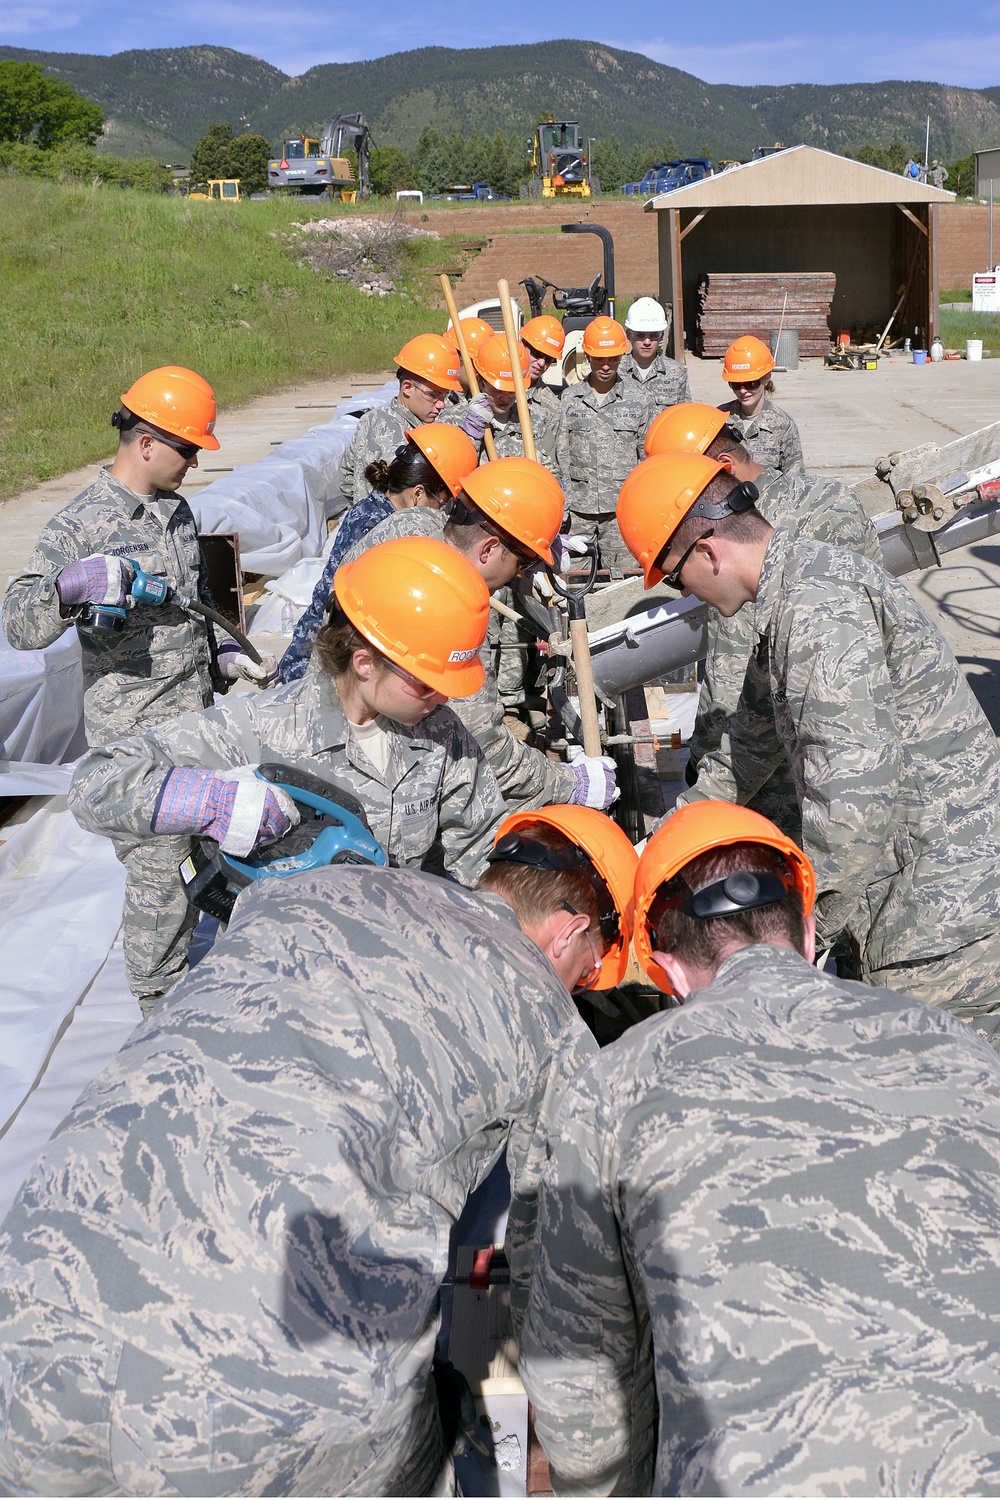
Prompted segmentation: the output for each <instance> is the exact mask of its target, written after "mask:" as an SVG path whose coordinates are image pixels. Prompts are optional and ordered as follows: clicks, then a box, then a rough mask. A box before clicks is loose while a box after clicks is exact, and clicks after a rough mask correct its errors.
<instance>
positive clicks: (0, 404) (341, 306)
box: [0, 177, 458, 498]
mask: <svg viewBox="0 0 1000 1500" xmlns="http://www.w3.org/2000/svg"><path fill="white" fill-rule="evenodd" d="M320 211H321V210H320V209H318V208H317V206H316V205H308V206H306V205H304V204H303V202H302V200H301V199H291V200H290V199H278V198H271V199H267V200H265V201H263V202H259V203H249V202H248V203H242V204H231V205H230V204H217V203H186V202H185V201H184V200H183V199H179V198H173V197H168V196H163V195H154V194H146V193H140V192H134V191H132V192H123V191H119V190H114V189H106V188H94V187H90V186H82V185H72V186H64V185H60V184H42V183H38V182H33V181H27V180H23V179H18V178H13V177H7V178H3V177H0V279H2V284H3V289H4V291H3V298H2V301H0V339H2V348H3V359H2V362H0V498H2V497H3V496H6V495H10V494H13V493H15V492H16V491H18V490H20V489H23V488H25V487H26V486H28V485H31V484H34V483H37V482H40V481H41V480H44V479H48V478H51V477H53V476H54V475H57V474H62V473H65V472H66V471H67V470H69V469H74V468H78V467H79V466H80V465H81V464H85V463H90V462H93V461H95V460H97V459H100V458H103V457H105V456H106V455H108V454H110V453H111V452H112V450H113V447H114V442H113V433H112V429H111V427H110V425H109V418H110V415H111V412H112V411H113V410H114V409H115V407H116V406H117V405H118V398H119V395H120V394H121V392H122V391H124V390H125V389H126V388H127V387H128V385H129V384H130V383H131V381H132V380H134V379H135V377H136V376H137V375H139V374H141V373H142V372H143V371H144V370H148V369H152V368H153V367H155V366H157V365H166V364H179V365H189V366H191V367H192V368H193V369H196V370H198V371H200V372H201V373H202V374H203V375H204V376H205V378H206V379H207V380H209V381H210V382H211V384H212V385H213V386H214V387H215V391H216V395H217V397H218V399H219V403H220V406H222V407H223V408H226V407H230V406H233V405H235V404H237V403H239V402H242V401H246V400H249V399H250V398H251V397H254V396H259V395H262V394H264V393H266V392H267V391H271V390H276V389H280V388H281V387H287V386H289V385H293V384H295V383H297V382H299V381H303V380H308V379H313V378H322V377H329V376H333V375H337V374H340V373H342V372H344V371H346V370H352V369H353V370H378V369H382V368H386V367H388V366H389V365H390V363H391V360H392V356H393V355H394V354H395V353H396V351H397V349H398V348H399V346H400V344H401V343H402V342H403V341H404V340H406V339H408V338H410V337H412V335H413V334H415V333H420V332H424V331H425V330H426V329H428V328H437V327H441V326H443V318H442V314H441V313H440V312H439V311H432V310H431V306H433V305H435V304H436V301H437V299H436V298H435V296H434V293H435V290H437V291H438V295H439V289H437V288H436V284H435V283H434V281H433V278H432V277H431V275H430V272H431V270H432V269H433V268H434V267H435V266H439V265H442V264H450V263H453V262H454V261H455V260H456V256H457V254H458V252H456V250H455V248H454V246H453V245H452V244H451V243H450V242H449V241H448V240H442V241H435V240H418V241H416V242H415V243H414V246H413V247H412V250H411V251H410V253H409V255H408V262H407V270H406V272H405V274H404V277H403V278H402V280H401V281H397V285H399V286H400V288H401V293H402V294H401V295H396V296H391V297H386V298H368V297H365V296H362V295H361V293H359V292H357V291H355V290H354V289H353V288H352V287H350V286H347V285H344V284H343V283H339V282H335V281H333V280H328V279H326V278H324V277H321V276H318V275H317V274H316V273H315V272H314V271H312V270H310V269H309V268H308V267H307V268H301V267H299V266H298V265H297V264H296V262H295V259H294V258H293V256H292V255H291V254H290V253H289V252H288V249H287V248H286V239H285V236H286V235H287V234H288V232H289V230H290V228H291V225H292V223H293V222H294V221H295V220H297V219H298V220H301V219H303V218H305V217H306V216H307V215H315V214H316V213H317V212H320ZM428 296H430V298H431V299H432V302H431V303H430V304H429V303H428V301H427V300H425V299H426V298H427V297H428Z"/></svg>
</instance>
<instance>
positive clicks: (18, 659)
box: [0, 630, 86, 764]
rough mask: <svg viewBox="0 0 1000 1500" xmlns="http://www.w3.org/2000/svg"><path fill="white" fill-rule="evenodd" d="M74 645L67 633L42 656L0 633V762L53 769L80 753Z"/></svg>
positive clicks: (80, 672) (73, 636) (80, 701)
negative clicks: (32, 763) (36, 764)
mask: <svg viewBox="0 0 1000 1500" xmlns="http://www.w3.org/2000/svg"><path fill="white" fill-rule="evenodd" d="M82 734H83V670H82V668H81V665H80V642H79V640H78V638H77V634H76V631H75V630H67V631H66V632H65V634H64V635H62V636H60V637H59V639H58V640H57V641H55V642H54V643H53V644H52V645H51V646H46V647H45V649H44V650H42V651H15V650H14V648H13V646H11V645H8V643H7V640H6V637H5V636H4V635H3V634H2V633H0V758H2V759H3V760H10V761H35V762H42V763H47V764H54V763H56V762H58V761H61V760H63V759H64V758H65V757H66V756H67V755H79V754H80V753H81V752H82V751H83V750H84V749H85V748H86V746H85V743H84V741H83V739H82Z"/></svg>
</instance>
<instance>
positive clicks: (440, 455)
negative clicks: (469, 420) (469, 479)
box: [406, 422, 479, 496]
mask: <svg viewBox="0 0 1000 1500" xmlns="http://www.w3.org/2000/svg"><path fill="white" fill-rule="evenodd" d="M406 440H407V442H410V443H413V444H414V445H415V446H416V447H417V448H419V449H420V451H421V453H422V454H423V455H424V457H425V458H426V460H427V462H428V463H429V464H433V466H434V470H435V472H436V473H438V474H440V476H441V478H442V479H443V480H444V482H445V484H446V485H447V486H448V488H449V489H450V490H451V493H452V495H453V496H454V495H457V494H458V492H459V490H460V489H461V488H462V481H463V479H464V478H465V476H466V474H471V473H472V471H473V469H474V468H475V467H476V465H477V464H478V462H479V454H478V453H477V452H476V445H475V443H474V442H473V441H472V439H471V438H470V437H469V436H467V434H466V433H464V432H463V431H462V429H461V428H460V427H452V425H451V423H450V422H423V423H421V425H420V426H419V427H411V428H410V430H409V432H408V433H407V434H406Z"/></svg>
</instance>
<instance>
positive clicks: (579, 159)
mask: <svg viewBox="0 0 1000 1500" xmlns="http://www.w3.org/2000/svg"><path fill="white" fill-rule="evenodd" d="M600 191H601V184H600V183H599V182H598V181H597V179H596V178H595V177H593V176H592V175H591V171H590V162H589V160H588V158H587V153H586V152H585V151H584V150H583V149H582V147H581V143H580V126H579V124H578V123H577V121H576V120H554V119H553V118H552V116H551V115H549V116H547V118H546V119H544V120H539V122H538V124H537V125H536V126H535V132H534V134H533V136H532V137H531V181H530V182H528V183H526V184H525V186H524V187H523V188H522V189H521V193H522V196H523V197H526V198H589V197H590V196H591V194H592V193H599V192H600Z"/></svg>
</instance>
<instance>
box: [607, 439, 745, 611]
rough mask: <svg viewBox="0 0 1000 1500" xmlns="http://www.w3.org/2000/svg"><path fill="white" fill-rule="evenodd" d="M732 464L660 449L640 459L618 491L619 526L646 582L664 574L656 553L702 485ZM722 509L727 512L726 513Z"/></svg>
mask: <svg viewBox="0 0 1000 1500" xmlns="http://www.w3.org/2000/svg"><path fill="white" fill-rule="evenodd" d="M727 472H728V470H726V469H725V468H723V466H722V464H717V463H716V462H715V459H714V458H706V457H705V456H704V454H703V453H657V454H655V455H654V457H652V458H644V459H643V461H642V463H641V464H636V466H635V468H634V469H633V470H632V472H631V474H630V475H629V476H628V478H627V479H626V481H625V483H624V484H623V485H622V487H621V490H620V491H619V494H618V506H617V509H616V512H615V514H616V515H617V517H618V529H619V531H620V532H621V534H622V539H623V540H624V542H625V545H626V547H627V548H628V550H629V551H630V552H631V554H632V556H633V557H634V558H635V560H636V562H637V563H639V565H640V566H641V568H642V571H643V574H644V575H645V580H646V588H648V589H651V588H652V587H653V585H654V584H655V583H659V582H660V580H661V579H662V577H663V570H662V568H658V567H657V566H656V559H657V558H658V557H659V555H660V553H661V552H662V551H663V549H664V547H665V546H666V545H667V543H668V542H669V540H670V538H671V537H672V536H673V534H674V532H675V531H676V530H677V528H678V526H679V525H680V524H681V522H682V521H683V519H684V517H685V516H686V515H687V513H688V511H690V510H691V509H692V507H693V506H694V504H695V501H696V500H697V499H698V496H699V495H700V494H701V492H702V490H704V489H705V488H706V486H707V485H708V484H710V483H711V481H712V480H713V479H714V478H715V476H716V474H725V473H727ZM720 514H721V513H720Z"/></svg>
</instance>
